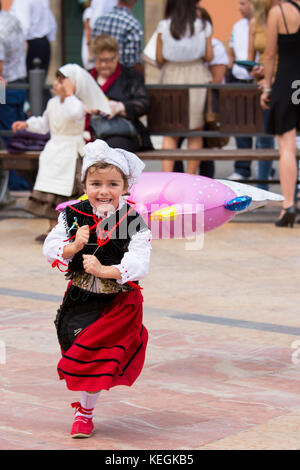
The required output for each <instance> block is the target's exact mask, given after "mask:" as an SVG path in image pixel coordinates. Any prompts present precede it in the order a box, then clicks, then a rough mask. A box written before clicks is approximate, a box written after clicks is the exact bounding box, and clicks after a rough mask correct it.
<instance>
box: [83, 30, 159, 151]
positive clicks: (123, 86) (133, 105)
mask: <svg viewBox="0 0 300 470" xmlns="http://www.w3.org/2000/svg"><path fill="white" fill-rule="evenodd" d="M92 52H93V56H94V59H95V67H94V68H93V69H91V70H90V71H89V72H90V74H91V75H92V76H93V78H94V79H95V80H96V81H97V83H98V85H99V86H100V87H101V89H102V91H103V92H104V93H105V95H106V96H107V97H108V98H109V105H110V109H111V115H110V116H109V117H108V121H109V120H113V119H114V118H115V117H116V116H122V117H123V118H126V119H128V120H129V121H130V122H131V123H132V124H133V126H132V128H133V132H129V133H128V134H129V135H124V132H121V131H120V134H121V135H120V134H117V133H116V134H114V135H108V136H105V137H104V136H102V137H101V136H99V135H95V131H93V126H91V121H90V118H88V120H87V124H86V129H87V130H89V131H90V132H91V133H92V135H93V137H94V138H97V137H101V138H102V139H103V140H105V141H106V142H107V143H108V145H109V146H110V147H113V148H122V149H124V150H128V151H130V152H136V151H137V150H151V149H152V148H153V146H152V143H151V140H150V136H149V133H148V131H147V129H146V128H145V127H144V125H143V124H142V122H141V121H140V120H139V118H140V117H141V116H143V115H145V114H147V113H148V111H149V108H150V99H149V96H148V94H147V91H146V88H145V83H144V77H143V76H142V75H141V74H140V73H139V72H137V71H136V70H134V69H132V68H128V67H125V66H124V65H121V64H120V63H119V46H118V42H117V41H116V39H114V38H113V37H111V36H109V35H106V34H101V35H99V36H96V37H95V38H94V40H93V43H92ZM99 119H100V118H99ZM125 134H126V133H125ZM133 134H135V135H133Z"/></svg>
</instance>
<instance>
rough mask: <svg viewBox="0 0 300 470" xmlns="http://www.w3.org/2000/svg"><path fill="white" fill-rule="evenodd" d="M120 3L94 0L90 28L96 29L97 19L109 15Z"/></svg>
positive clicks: (111, 0)
mask: <svg viewBox="0 0 300 470" xmlns="http://www.w3.org/2000/svg"><path fill="white" fill-rule="evenodd" d="M117 3H118V0H92V2H91V10H92V11H91V18H90V26H91V29H93V28H94V26H95V23H96V20H97V18H99V17H100V16H103V15H106V13H109V12H110V11H111V10H112V9H113V8H114V7H115V6H116V5H117Z"/></svg>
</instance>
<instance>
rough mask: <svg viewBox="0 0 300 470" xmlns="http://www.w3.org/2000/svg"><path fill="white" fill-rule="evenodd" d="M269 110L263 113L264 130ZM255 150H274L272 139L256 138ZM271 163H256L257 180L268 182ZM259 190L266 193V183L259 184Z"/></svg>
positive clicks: (267, 187)
mask: <svg viewBox="0 0 300 470" xmlns="http://www.w3.org/2000/svg"><path fill="white" fill-rule="evenodd" d="M269 112H270V111H269V110H266V111H264V128H265V129H266V126H267V122H268V119H269ZM256 148H257V149H273V148H274V137H257V139H256ZM272 164H273V162H272V161H267V162H265V161H259V162H258V175H257V176H258V179H259V180H268V179H269V177H270V176H272V170H273V169H272ZM257 187H258V188H260V189H265V190H266V191H268V189H269V185H268V184H267V183H259V184H258V185H257Z"/></svg>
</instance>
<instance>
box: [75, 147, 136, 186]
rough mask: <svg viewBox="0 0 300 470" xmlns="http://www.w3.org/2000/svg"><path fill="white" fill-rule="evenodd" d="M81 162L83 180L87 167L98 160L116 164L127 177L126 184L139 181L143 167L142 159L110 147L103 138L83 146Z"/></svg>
mask: <svg viewBox="0 0 300 470" xmlns="http://www.w3.org/2000/svg"><path fill="white" fill-rule="evenodd" d="M83 155H84V156H83V162H82V171H81V180H82V181H83V180H84V177H85V174H86V171H87V169H88V168H89V167H90V166H92V165H94V164H95V163H98V162H101V161H102V162H105V163H110V164H112V165H115V166H117V167H118V168H120V170H121V171H122V172H123V173H124V175H125V176H126V177H127V178H128V186H129V188H131V186H132V185H133V184H136V183H138V182H139V179H140V175H141V173H142V171H143V169H144V168H145V164H144V163H143V162H142V160H140V159H139V157H137V155H135V154H134V153H132V152H127V151H126V150H123V149H117V148H111V147H109V145H108V144H107V143H106V142H104V140H100V139H97V140H95V141H94V142H90V143H89V144H87V145H85V146H84V147H83Z"/></svg>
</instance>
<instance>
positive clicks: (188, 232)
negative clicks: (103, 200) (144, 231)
mask: <svg viewBox="0 0 300 470" xmlns="http://www.w3.org/2000/svg"><path fill="white" fill-rule="evenodd" d="M235 197H236V194H235V193H234V192H233V191H232V190H231V189H230V188H228V187H227V186H226V185H224V184H222V183H220V182H218V181H216V180H213V179H210V178H206V177H204V176H197V175H189V174H187V173H167V172H161V173H154V172H145V173H142V175H141V178H140V182H139V184H137V185H134V186H133V187H132V190H131V193H130V196H129V200H131V201H134V202H135V203H136V204H137V207H136V209H137V211H138V212H139V213H140V214H141V215H143V217H144V218H145V220H146V222H147V224H148V225H149V226H150V228H151V230H152V231H153V223H152V221H151V220H149V215H150V213H153V212H154V211H155V210H157V209H159V208H164V207H168V206H175V208H176V209H177V212H178V214H179V215H178V217H177V219H175V220H174V223H173V224H172V221H171V222H170V221H166V222H164V221H163V222H161V228H159V232H158V233H155V234H154V238H184V237H189V236H192V235H195V234H197V233H201V232H208V231H210V230H213V229H215V228H217V227H219V226H221V225H223V224H225V223H226V222H228V221H229V220H231V219H232V218H233V217H234V216H235V213H234V212H232V211H229V210H227V209H225V207H224V205H225V204H226V203H227V202H229V201H230V200H231V199H233V198H235ZM191 214H193V216H192V215H191ZM181 222H182V225H186V226H185V227H184V228H183V229H182V230H181V232H182V236H180V223H181ZM184 222H186V224H184ZM156 225H157V222H156ZM164 225H168V226H167V228H166V230H165V233H163V231H164ZM170 225H171V228H170V229H169V226H170ZM172 225H177V229H178V233H177V235H178V236H176V233H175V232H176V227H175V228H172ZM155 229H156V232H157V230H158V228H157V227H156V226H155ZM168 229H169V236H168Z"/></svg>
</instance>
